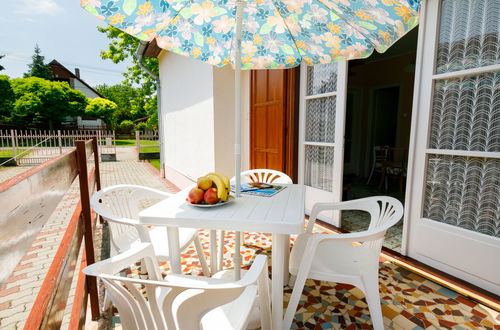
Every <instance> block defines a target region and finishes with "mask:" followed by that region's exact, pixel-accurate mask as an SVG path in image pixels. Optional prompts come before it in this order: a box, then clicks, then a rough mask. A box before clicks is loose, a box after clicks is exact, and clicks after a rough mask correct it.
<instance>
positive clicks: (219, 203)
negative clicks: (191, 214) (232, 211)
mask: <svg viewBox="0 0 500 330" xmlns="http://www.w3.org/2000/svg"><path fill="white" fill-rule="evenodd" d="M232 201H234V197H233V196H229V197H228V199H227V200H226V201H225V202H218V203H215V204H205V202H203V203H200V204H193V203H189V202H186V204H188V205H191V206H194V207H202V208H211V207H218V206H222V205H226V204H229V203H231V202H232Z"/></svg>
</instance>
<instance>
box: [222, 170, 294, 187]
mask: <svg viewBox="0 0 500 330" xmlns="http://www.w3.org/2000/svg"><path fill="white" fill-rule="evenodd" d="M234 182H235V177H233V178H232V179H231V183H234ZM248 182H261V183H288V184H291V183H293V182H292V179H291V178H290V177H289V176H288V175H286V174H285V173H283V172H280V171H276V170H269V169H254V170H248V171H244V172H241V183H248Z"/></svg>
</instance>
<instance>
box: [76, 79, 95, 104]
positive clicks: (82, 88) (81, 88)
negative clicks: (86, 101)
mask: <svg viewBox="0 0 500 330" xmlns="http://www.w3.org/2000/svg"><path fill="white" fill-rule="evenodd" d="M70 85H71V87H72V88H73V89H77V90H79V91H80V92H82V93H83V94H85V96H87V97H89V98H91V99H95V98H96V97H99V95H97V94H96V93H95V92H94V91H93V90H91V89H90V88H88V87H87V86H85V85H84V84H82V82H81V81H79V80H78V79H74V78H71V79H70Z"/></svg>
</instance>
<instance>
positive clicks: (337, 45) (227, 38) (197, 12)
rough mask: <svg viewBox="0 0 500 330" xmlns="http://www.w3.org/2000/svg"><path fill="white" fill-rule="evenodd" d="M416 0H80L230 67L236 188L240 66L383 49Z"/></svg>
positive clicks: (412, 17)
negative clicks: (232, 93) (233, 70)
mask: <svg viewBox="0 0 500 330" xmlns="http://www.w3.org/2000/svg"><path fill="white" fill-rule="evenodd" d="M419 4H420V0H82V1H81V5H82V7H83V8H85V9H86V10H87V11H89V12H90V13H92V14H94V15H95V16H97V17H99V18H100V19H102V20H105V21H106V22H108V23H109V24H111V25H114V26H116V27H117V28H119V29H121V30H123V31H125V32H127V33H129V34H131V35H133V36H135V37H137V38H139V39H141V40H153V39H155V38H156V42H157V44H158V46H160V47H161V48H164V49H166V50H168V51H171V52H174V53H176V54H179V55H184V56H189V57H192V58H195V59H199V60H201V61H205V62H208V63H210V64H212V65H216V66H224V65H226V64H229V63H232V64H233V65H234V67H235V176H236V189H235V192H236V196H237V197H238V196H239V193H240V168H241V154H240V153H241V151H240V149H241V147H240V144H241V132H240V118H241V69H274V68H291V67H295V66H297V65H299V64H300V63H301V62H305V63H306V64H308V65H313V64H319V63H330V62H332V61H342V60H348V59H354V58H363V57H368V56H370V54H371V53H372V52H373V50H374V49H376V50H377V51H378V52H384V51H385V50H386V49H387V48H388V47H389V46H391V45H392V44H393V43H394V42H395V41H396V40H398V39H399V38H400V37H402V36H403V35H404V34H405V33H406V32H407V31H409V30H410V29H411V28H413V27H414V26H416V25H417V23H418V7H419Z"/></svg>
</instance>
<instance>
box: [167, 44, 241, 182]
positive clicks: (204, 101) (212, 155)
mask: <svg viewBox="0 0 500 330" xmlns="http://www.w3.org/2000/svg"><path fill="white" fill-rule="evenodd" d="M159 63H160V66H159V67H160V79H161V102H162V126H163V132H160V134H161V138H162V139H163V140H162V141H163V149H162V152H163V153H164V159H165V176H166V178H167V179H169V180H170V181H172V182H173V183H174V184H176V185H178V186H179V187H185V186H187V185H189V184H191V183H192V181H193V180H196V179H197V178H198V177H199V176H201V175H204V174H206V173H207V172H211V171H217V172H221V173H224V174H226V175H227V176H228V177H232V176H233V175H234V136H235V135H234V134H235V130H234V70H233V69H232V68H231V67H224V68H217V67H212V66H211V65H208V64H205V63H202V62H200V61H196V60H193V59H190V58H186V57H182V56H179V55H175V54H172V53H168V52H162V54H160V56H159ZM249 94H250V74H249V72H248V71H244V72H243V73H242V116H241V118H242V123H241V132H242V143H241V153H242V169H247V168H248V166H249V135H250V133H249V127H250V124H249V111H250V110H249V104H250V103H249Z"/></svg>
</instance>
